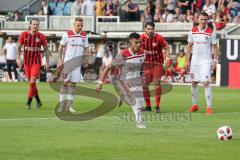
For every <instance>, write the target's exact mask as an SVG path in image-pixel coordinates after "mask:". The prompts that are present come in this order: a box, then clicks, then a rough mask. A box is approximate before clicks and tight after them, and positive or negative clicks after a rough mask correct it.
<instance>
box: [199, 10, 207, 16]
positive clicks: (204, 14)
mask: <svg viewBox="0 0 240 160" xmlns="http://www.w3.org/2000/svg"><path fill="white" fill-rule="evenodd" d="M199 16H204V17H208V14H207V13H206V12H204V11H203V12H201V14H200V15H199Z"/></svg>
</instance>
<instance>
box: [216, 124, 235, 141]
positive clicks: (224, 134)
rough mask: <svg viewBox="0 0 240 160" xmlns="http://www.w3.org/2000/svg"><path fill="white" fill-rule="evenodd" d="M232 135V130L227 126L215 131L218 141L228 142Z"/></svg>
mask: <svg viewBox="0 0 240 160" xmlns="http://www.w3.org/2000/svg"><path fill="white" fill-rule="evenodd" d="M232 135H233V132H232V128H231V127H229V126H223V127H220V128H218V130H217V136H218V139H219V140H230V139H232Z"/></svg>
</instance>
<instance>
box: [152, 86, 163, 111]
mask: <svg viewBox="0 0 240 160" xmlns="http://www.w3.org/2000/svg"><path fill="white" fill-rule="evenodd" d="M161 93H162V87H161V86H155V94H154V97H155V107H156V108H159V104H160V99H161Z"/></svg>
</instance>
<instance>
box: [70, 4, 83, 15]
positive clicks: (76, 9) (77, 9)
mask: <svg viewBox="0 0 240 160" xmlns="http://www.w3.org/2000/svg"><path fill="white" fill-rule="evenodd" d="M81 8H82V3H81V0H75V1H74V2H73V4H72V6H71V16H80V15H81Z"/></svg>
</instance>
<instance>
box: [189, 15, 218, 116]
mask: <svg viewBox="0 0 240 160" xmlns="http://www.w3.org/2000/svg"><path fill="white" fill-rule="evenodd" d="M198 22H199V24H198V26H195V27H193V28H192V29H191V31H190V32H189V34H188V46H187V64H188V67H189V66H190V74H191V78H192V101H193V105H192V107H191V108H190V109H189V112H194V111H197V110H198V83H199V82H201V83H203V85H204V88H205V97H206V102H207V109H206V113H207V114H212V113H213V110H212V91H211V86H210V82H211V70H212V69H214V68H215V67H216V63H217V55H218V49H217V41H216V33H215V31H214V30H213V29H212V28H210V27H208V26H207V23H208V14H207V13H205V12H202V13H201V15H200V16H199V18H198ZM191 52H192V58H191V65H190V56H191ZM212 54H213V55H214V59H213V60H212Z"/></svg>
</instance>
